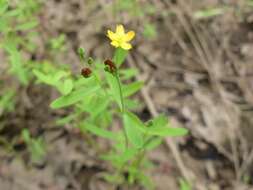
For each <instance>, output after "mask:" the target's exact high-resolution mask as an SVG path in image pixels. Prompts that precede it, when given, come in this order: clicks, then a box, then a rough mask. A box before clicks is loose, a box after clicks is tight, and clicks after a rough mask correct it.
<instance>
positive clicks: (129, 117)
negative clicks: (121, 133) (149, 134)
mask: <svg viewBox="0 0 253 190" xmlns="http://www.w3.org/2000/svg"><path fill="white" fill-rule="evenodd" d="M123 121H124V128H125V130H126V135H127V138H128V139H129V141H130V143H131V144H132V145H133V146H134V147H136V148H141V147H142V145H143V143H144V138H143V133H144V132H145V126H144V124H143V123H142V122H141V121H140V120H139V119H138V117H136V116H135V115H134V114H133V113H130V112H125V113H124V116H123Z"/></svg>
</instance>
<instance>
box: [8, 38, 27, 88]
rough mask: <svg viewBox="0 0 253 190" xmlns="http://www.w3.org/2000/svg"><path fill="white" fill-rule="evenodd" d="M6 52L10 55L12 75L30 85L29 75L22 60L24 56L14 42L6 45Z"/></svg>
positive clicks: (11, 41)
mask: <svg viewBox="0 0 253 190" xmlns="http://www.w3.org/2000/svg"><path fill="white" fill-rule="evenodd" d="M4 48H5V50H6V51H7V52H8V53H9V56H10V57H9V58H10V63H11V69H10V71H11V73H13V74H14V75H16V77H17V78H18V79H19V81H20V82H21V83H22V84H24V85H27V84H28V75H27V74H28V73H27V70H26V68H25V67H24V65H23V64H24V63H23V60H22V56H21V54H20V52H19V51H18V49H17V47H16V44H15V42H14V41H13V40H9V41H8V42H7V43H5V46H4Z"/></svg>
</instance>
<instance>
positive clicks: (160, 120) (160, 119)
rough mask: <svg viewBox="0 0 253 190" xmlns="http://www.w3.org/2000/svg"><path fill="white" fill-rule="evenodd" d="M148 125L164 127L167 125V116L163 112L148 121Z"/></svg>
mask: <svg viewBox="0 0 253 190" xmlns="http://www.w3.org/2000/svg"><path fill="white" fill-rule="evenodd" d="M149 125H150V127H166V126H167V125H168V117H167V116H165V115H164V114H161V115H159V116H157V117H156V118H154V119H152V120H151V121H150V122H149Z"/></svg>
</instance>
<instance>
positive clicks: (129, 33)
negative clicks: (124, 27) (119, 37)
mask: <svg viewBox="0 0 253 190" xmlns="http://www.w3.org/2000/svg"><path fill="white" fill-rule="evenodd" d="M134 36H135V32H134V31H129V32H128V33H127V34H126V35H125V41H126V42H129V41H131V40H132V39H133V38H134Z"/></svg>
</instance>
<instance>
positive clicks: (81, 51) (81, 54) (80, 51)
mask: <svg viewBox="0 0 253 190" xmlns="http://www.w3.org/2000/svg"><path fill="white" fill-rule="evenodd" d="M78 55H79V58H80V59H81V60H82V61H84V60H85V52H84V49H83V48H78Z"/></svg>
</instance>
